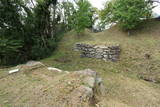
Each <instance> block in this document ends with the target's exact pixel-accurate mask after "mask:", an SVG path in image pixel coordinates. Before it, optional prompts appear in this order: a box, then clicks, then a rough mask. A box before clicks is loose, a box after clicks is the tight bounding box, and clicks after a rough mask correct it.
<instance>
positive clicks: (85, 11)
mask: <svg viewBox="0 0 160 107" xmlns="http://www.w3.org/2000/svg"><path fill="white" fill-rule="evenodd" d="M76 4H77V7H78V8H77V11H76V12H75V13H74V14H73V15H74V23H73V25H74V29H75V31H76V32H77V34H78V35H80V33H81V32H83V31H84V30H85V28H87V27H89V26H90V25H91V23H92V18H91V16H92V12H91V11H90V10H91V4H90V3H89V2H88V1H87V0H79V1H78V2H76Z"/></svg>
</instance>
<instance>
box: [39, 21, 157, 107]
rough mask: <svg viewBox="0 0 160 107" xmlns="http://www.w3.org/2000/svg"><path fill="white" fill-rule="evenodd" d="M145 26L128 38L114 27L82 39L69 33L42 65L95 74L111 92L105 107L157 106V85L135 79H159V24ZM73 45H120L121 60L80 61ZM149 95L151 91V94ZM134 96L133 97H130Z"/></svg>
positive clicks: (87, 32)
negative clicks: (143, 76) (142, 74)
mask: <svg viewBox="0 0 160 107" xmlns="http://www.w3.org/2000/svg"><path fill="white" fill-rule="evenodd" d="M144 26H145V27H144V28H143V29H141V30H137V31H135V32H132V33H131V35H130V36H128V34H127V33H125V32H122V31H121V30H120V29H118V27H117V26H114V27H113V28H111V29H109V30H106V31H104V32H100V33H91V32H89V31H87V30H86V32H85V35H84V36H82V37H76V34H75V33H74V32H73V31H72V32H69V33H67V34H66V36H65V37H64V38H63V40H62V41H61V43H60V44H59V47H58V49H57V50H56V52H54V53H53V56H51V57H50V58H47V59H44V60H42V62H44V63H47V64H48V65H50V66H54V67H57V68H60V69H63V70H68V71H75V70H81V69H86V68H90V69H93V70H95V71H97V72H98V73H99V75H100V76H101V77H102V78H103V79H104V84H105V85H106V87H107V88H108V89H109V91H110V92H109V94H108V96H107V97H106V98H107V99H110V100H111V101H110V102H108V104H107V105H110V106H113V105H114V103H115V105H116V107H119V106H118V105H121V106H123V107H125V106H126V105H127V106H131V107H150V106H152V107H159V105H160V100H159V99H160V94H159V93H158V92H159V90H160V85H159V84H154V83H150V82H146V81H143V80H140V79H139V78H138V76H139V74H141V73H147V74H148V76H149V77H150V76H157V75H159V76H160V51H159V50H160V31H159V29H160V22H159V21H149V22H148V23H147V24H145V25H144ZM75 43H88V44H97V45H112V44H119V45H120V46H121V49H122V52H121V58H120V61H119V62H116V63H115V62H110V61H108V62H104V61H102V60H97V59H90V58H80V53H79V52H74V51H73V50H72V48H73V46H74V44H75ZM145 54H149V55H151V58H150V59H147V58H146V57H145ZM126 88H128V89H126ZM145 88H146V90H145ZM148 92H153V93H152V94H153V95H152V94H149V93H148ZM133 93H134V94H135V96H136V97H133V96H132V95H131V94H133ZM154 95H155V97H156V98H155V97H154ZM145 97H150V98H145ZM106 98H105V99H106ZM154 98H155V99H154ZM151 99H154V100H151ZM136 102H137V103H136ZM152 102H154V104H153V103H152ZM112 104H113V105H112Z"/></svg>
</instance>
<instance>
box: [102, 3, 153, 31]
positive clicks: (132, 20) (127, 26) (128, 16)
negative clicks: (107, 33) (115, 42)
mask: <svg viewBox="0 0 160 107" xmlns="http://www.w3.org/2000/svg"><path fill="white" fill-rule="evenodd" d="M151 11H152V4H151V3H150V2H149V1H148V0H115V1H112V2H109V3H107V4H106V6H105V9H104V10H102V11H101V19H102V21H103V22H104V23H107V22H108V23H111V22H118V23H119V25H120V26H121V28H122V29H124V30H133V29H136V28H137V27H138V26H139V25H140V24H141V23H142V22H143V20H145V19H147V18H150V16H151Z"/></svg>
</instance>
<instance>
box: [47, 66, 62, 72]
mask: <svg viewBox="0 0 160 107" xmlns="http://www.w3.org/2000/svg"><path fill="white" fill-rule="evenodd" d="M47 69H48V70H50V71H54V72H62V70H60V69H58V68H53V67H48V68H47Z"/></svg>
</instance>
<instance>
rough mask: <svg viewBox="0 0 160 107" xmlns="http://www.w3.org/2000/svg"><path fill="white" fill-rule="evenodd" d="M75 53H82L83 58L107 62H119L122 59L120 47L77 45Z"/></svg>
mask: <svg viewBox="0 0 160 107" xmlns="http://www.w3.org/2000/svg"><path fill="white" fill-rule="evenodd" d="M74 50H75V51H81V57H88V58H97V59H103V60H105V61H108V60H111V61H118V60H119V58H120V46H119V45H116V46H98V45H89V44H84V43H77V44H75V47H74Z"/></svg>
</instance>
